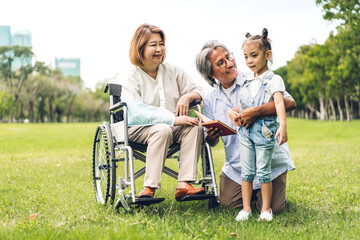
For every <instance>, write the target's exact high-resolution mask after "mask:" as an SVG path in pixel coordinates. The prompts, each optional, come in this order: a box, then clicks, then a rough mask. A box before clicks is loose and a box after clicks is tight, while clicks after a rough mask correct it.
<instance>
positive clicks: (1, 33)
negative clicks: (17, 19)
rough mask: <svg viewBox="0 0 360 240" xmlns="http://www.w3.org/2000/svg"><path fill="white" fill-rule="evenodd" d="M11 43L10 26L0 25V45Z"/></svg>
mask: <svg viewBox="0 0 360 240" xmlns="http://www.w3.org/2000/svg"><path fill="white" fill-rule="evenodd" d="M10 45H11V32H10V26H0V46H10Z"/></svg>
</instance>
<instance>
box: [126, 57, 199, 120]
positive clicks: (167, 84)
mask: <svg viewBox="0 0 360 240" xmlns="http://www.w3.org/2000/svg"><path fill="white" fill-rule="evenodd" d="M121 85H122V86H123V87H122V96H124V97H129V98H134V99H137V100H140V101H142V102H143V103H146V104H149V105H152V106H155V107H163V108H166V109H167V110H169V111H170V112H172V113H173V112H175V110H176V104H177V102H178V100H179V99H180V97H181V96H183V95H185V94H187V93H190V92H196V93H198V94H200V96H201V97H203V90H202V88H201V87H200V86H199V85H197V84H196V83H195V82H194V81H193V80H192V79H191V78H190V77H189V76H188V75H187V74H186V73H185V71H184V70H183V69H181V68H179V67H177V66H174V65H171V64H169V63H162V64H160V65H159V68H158V72H157V76H156V79H154V78H152V77H150V76H149V75H148V74H147V73H145V72H144V71H143V70H142V69H141V68H140V67H135V68H134V69H133V70H132V71H131V72H130V74H129V75H128V77H127V78H126V79H124V80H123V81H122V82H121Z"/></svg>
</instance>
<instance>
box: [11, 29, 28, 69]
mask: <svg viewBox="0 0 360 240" xmlns="http://www.w3.org/2000/svg"><path fill="white" fill-rule="evenodd" d="M11 45H13V46H15V45H19V46H22V47H31V46H32V36H31V32H30V31H28V30H22V31H18V32H16V33H14V35H13V36H12V41H11ZM31 62H32V59H31V58H15V60H14V62H13V63H12V67H13V68H20V67H21V66H24V65H29V64H31Z"/></svg>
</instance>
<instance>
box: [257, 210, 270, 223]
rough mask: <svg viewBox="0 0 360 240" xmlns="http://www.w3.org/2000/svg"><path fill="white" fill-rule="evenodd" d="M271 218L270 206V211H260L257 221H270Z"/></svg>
mask: <svg viewBox="0 0 360 240" xmlns="http://www.w3.org/2000/svg"><path fill="white" fill-rule="evenodd" d="M272 219H273V212H272V209H271V208H270V212H267V211H265V212H261V214H260V217H259V219H258V220H259V221H266V222H270V221H271V220H272Z"/></svg>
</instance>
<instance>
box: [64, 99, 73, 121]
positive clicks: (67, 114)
mask: <svg viewBox="0 0 360 240" xmlns="http://www.w3.org/2000/svg"><path fill="white" fill-rule="evenodd" d="M74 100H75V96H73V97H71V99H70V103H69V105H68V109H67V113H66V122H70V114H71V108H72V105H73V103H74Z"/></svg>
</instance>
